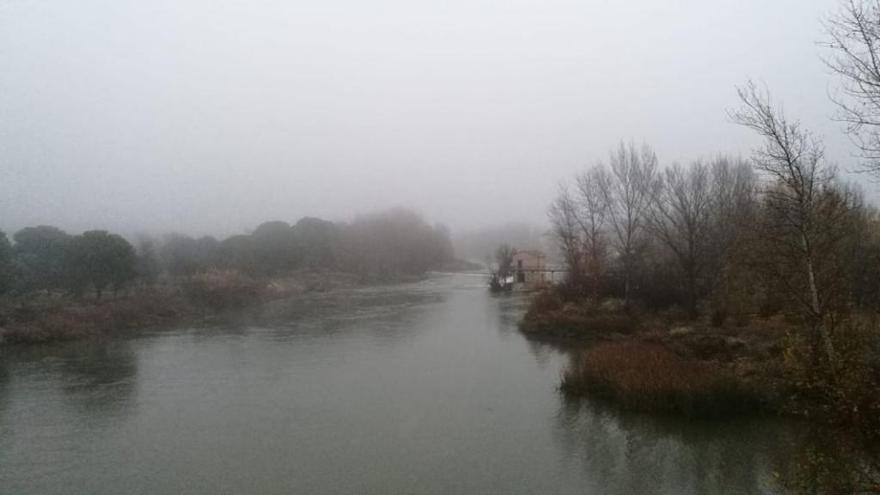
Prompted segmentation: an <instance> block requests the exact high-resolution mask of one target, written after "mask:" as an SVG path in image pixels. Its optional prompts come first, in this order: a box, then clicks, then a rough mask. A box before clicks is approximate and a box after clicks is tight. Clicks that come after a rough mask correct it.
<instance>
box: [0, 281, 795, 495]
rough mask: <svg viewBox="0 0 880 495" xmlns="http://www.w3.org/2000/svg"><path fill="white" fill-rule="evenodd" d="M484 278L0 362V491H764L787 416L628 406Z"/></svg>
mask: <svg viewBox="0 0 880 495" xmlns="http://www.w3.org/2000/svg"><path fill="white" fill-rule="evenodd" d="M523 303H524V300H523V299H521V298H519V297H517V296H509V297H500V298H498V297H493V296H491V295H490V294H488V292H487V291H486V290H485V288H484V280H483V279H482V278H481V277H476V276H466V275H456V276H443V277H436V278H433V279H431V280H428V281H426V282H422V283H419V284H412V285H405V286H396V287H391V288H381V289H365V290H355V291H346V292H339V293H331V294H322V295H316V296H310V297H307V298H302V299H298V300H296V301H287V302H281V303H277V304H273V305H271V306H270V307H268V308H266V309H264V310H262V311H261V312H260V313H259V314H254V315H245V316H242V318H241V322H239V323H236V324H229V325H226V326H224V327H222V328H212V329H190V328H178V329H162V330H156V331H151V332H145V333H138V334H135V335H132V336H131V337H120V338H116V339H109V340H103V341H89V342H77V343H72V344H65V345H58V346H50V347H39V348H13V349H6V350H4V351H2V354H0V493H4V494H5V493H8V494H122V493H144V494H179V493H192V494H211V495H213V494H225V493H228V494H242V493H255V494H276V493H277V494H282V493H283V494H288V493H375V494H389V493H415V494H431V493H437V494H440V493H455V494H467V493H472V494H483V493H504V494H511V493H523V494H526V493H529V494H531V493H579V494H583V493H593V494H647V493H661V494H681V493H725V494H727V493H744V494H751V493H777V492H778V487H777V486H776V483H775V482H774V474H773V473H774V471H777V470H780V469H782V468H783V467H784V466H785V464H786V463H787V462H789V460H790V459H791V458H792V457H793V454H794V452H795V449H796V448H797V443H798V438H799V437H800V436H802V435H800V433H799V430H800V429H799V428H795V427H794V426H792V425H790V424H786V423H782V422H776V421H763V420H762V421H748V422H707V423H703V422H687V421H671V420H658V419H653V418H650V417H646V416H639V415H623V414H619V413H617V412H615V411H614V410H610V409H608V408H604V407H601V406H599V405H596V404H591V403H589V402H579V403H573V402H570V401H565V400H564V399H563V397H562V396H561V395H559V394H558V392H557V391H556V388H555V387H556V385H557V383H558V381H559V373H560V370H561V368H562V367H563V366H564V364H565V360H566V359H565V356H564V355H562V354H560V353H558V352H557V351H555V350H553V349H551V348H549V347H544V346H541V345H538V344H534V343H530V342H528V341H526V340H525V339H524V338H523V337H522V336H521V335H520V334H519V333H518V332H517V329H516V321H517V320H518V318H519V316H520V314H521V312H522V310H523Z"/></svg>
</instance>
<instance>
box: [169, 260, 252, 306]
mask: <svg viewBox="0 0 880 495" xmlns="http://www.w3.org/2000/svg"><path fill="white" fill-rule="evenodd" d="M184 291H185V294H186V296H187V298H188V299H189V300H190V301H191V302H192V303H193V304H194V305H196V306H200V307H206V308H210V309H214V310H219V309H236V308H242V307H245V306H247V305H249V304H253V303H254V302H256V301H258V300H259V299H260V298H261V296H262V294H263V292H265V287H264V286H263V285H261V284H259V283H257V282H255V281H254V280H253V279H251V278H249V277H247V276H244V275H242V274H241V273H240V272H238V271H235V270H211V271H208V272H205V273H201V274H198V275H193V276H192V277H190V278H189V279H188V280H187V281H186V283H185V284H184Z"/></svg>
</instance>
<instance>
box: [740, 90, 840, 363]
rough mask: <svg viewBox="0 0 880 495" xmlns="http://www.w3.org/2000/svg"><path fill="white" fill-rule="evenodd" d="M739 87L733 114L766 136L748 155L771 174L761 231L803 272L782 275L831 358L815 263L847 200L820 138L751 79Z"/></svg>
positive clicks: (826, 251)
mask: <svg viewBox="0 0 880 495" xmlns="http://www.w3.org/2000/svg"><path fill="white" fill-rule="evenodd" d="M737 92H738V94H739V97H740V99H741V100H742V103H743V107H742V108H741V109H740V110H739V111H736V112H733V113H732V114H731V117H732V118H733V119H734V121H736V122H737V123H739V124H741V125H743V126H746V127H748V128H750V129H752V130H754V131H755V132H757V133H758V134H759V135H760V136H761V137H762V138H763V139H764V144H763V146H761V147H760V148H758V149H756V150H755V151H754V154H753V158H752V159H753V163H754V166H755V167H756V168H757V170H759V171H760V172H763V173H764V174H765V175H767V176H768V177H769V178H770V180H771V182H770V184H769V185H768V187H766V188H765V190H764V207H765V208H766V210H767V211H766V212H765V215H764V216H765V218H766V219H767V221H766V225H765V230H764V232H763V236H764V237H765V238H766V239H767V241H768V242H769V243H771V245H772V251H771V252H774V253H776V254H777V255H779V261H783V262H787V265H788V268H790V269H791V270H792V272H791V273H795V274H798V273H799V274H802V276H801V277H797V278H793V279H792V278H784V279H782V280H783V281H784V282H785V283H786V284H787V288H788V291H789V294H790V295H791V296H792V298H793V299H795V300H796V301H798V302H800V303H801V306H802V307H803V308H804V309H805V310H806V316H807V317H808V318H807V319H808V321H809V322H810V324H811V327H812V329H813V338H814V340H813V342H814V350H815V349H817V348H818V346H820V345H821V346H822V347H823V348H824V353H825V355H826V357H827V358H828V360H829V362H830V363H834V362H835V352H834V344H833V341H832V338H831V330H830V328H829V327H828V325H827V322H826V321H825V320H826V316H827V314H826V306H825V305H824V304H823V302H824V301H826V300H827V298H826V297H825V296H826V294H825V291H827V290H828V289H827V287H825V286H823V285H822V284H821V281H820V278H819V277H818V275H819V273H820V271H819V270H818V269H817V268H818V266H819V265H820V264H821V262H822V260H823V259H827V258H828V257H830V256H832V255H833V254H834V253H833V251H834V247H835V246H834V244H835V242H836V241H835V234H834V230H835V229H836V228H837V225H839V223H840V221H841V218H842V215H843V214H844V213H845V204H844V203H843V202H842V201H839V197H838V196H839V195H835V194H834V192H835V191H834V188H833V187H832V186H833V179H834V169H833V168H832V167H830V166H829V165H828V164H827V163H826V162H825V159H824V153H823V151H824V150H823V148H822V144H821V143H820V142H819V141H818V140H817V139H815V138H814V137H813V135H812V134H810V132H809V131H808V130H806V129H804V128H802V127H801V125H800V123H799V122H797V121H790V120H788V119H787V118H786V117H785V115H784V113H783V112H782V111H781V110H780V109H779V108H776V107H774V106H773V104H772V102H771V99H770V96H769V94H768V93H767V92H766V91H760V90H759V89H758V88H757V87H756V86H755V84H754V83H752V82H749V83H748V84H747V85H746V86H745V87H742V88H738V90H737ZM823 257H824V258H823ZM786 271H788V269H786ZM832 371H833V364H832Z"/></svg>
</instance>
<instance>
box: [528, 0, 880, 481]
mask: <svg viewBox="0 0 880 495" xmlns="http://www.w3.org/2000/svg"><path fill="white" fill-rule="evenodd" d="M878 14H880V7H878V6H877V5H876V4H874V3H870V2H850V3H847V4H846V5H845V6H844V7H843V10H842V11H841V12H840V13H839V15H838V16H837V17H835V18H833V19H831V20H830V21H829V23H828V28H829V33H830V38H831V41H830V42H829V47H830V48H831V50H832V56H831V57H830V58H829V65H830V67H831V69H832V70H833V71H834V72H836V73H837V74H838V75H839V76H840V77H841V81H842V86H843V95H844V98H843V99H842V100H841V101H840V105H841V109H842V116H841V118H842V119H843V120H845V121H847V122H848V123H850V127H848V129H847V130H848V132H849V133H850V134H851V136H852V137H853V138H854V139H856V142H857V143H859V144H860V149H861V151H862V152H863V154H862V158H863V167H864V169H865V171H866V173H873V174H875V175H876V174H878V173H880V160H878V159H877V156H878V155H877V149H878V146H877V143H880V125H878V124H877V122H880V103H878V102H880V89H878V88H880V70H878V69H877V65H876V60H877V56H878V55H880V53H878V46H880V43H878V42H880V21H878V20H877V19H880V16H878ZM738 92H739V96H740V99H741V103H742V105H741V108H740V109H739V110H736V111H733V112H731V113H730V117H731V119H732V120H733V121H734V122H736V123H738V124H741V125H742V126H744V127H746V128H748V129H751V130H752V131H754V132H755V133H756V134H757V135H758V136H759V137H760V138H761V140H762V144H761V146H760V147H758V148H757V149H755V150H754V152H753V154H752V156H751V158H750V159H749V160H744V159H739V158H731V157H724V156H719V157H716V158H714V159H711V160H708V161H696V162H693V163H690V164H688V165H686V166H683V165H680V164H671V165H669V166H666V167H661V166H660V165H659V160H658V157H657V155H656V154H655V153H654V151H653V150H652V149H651V148H650V147H649V146H647V145H643V146H641V147H637V146H635V145H633V144H626V143H622V144H620V146H619V147H618V148H617V149H615V150H613V152H612V153H611V154H610V159H609V161H608V162H607V164H606V163H598V164H597V165H595V166H594V167H592V168H589V169H588V170H586V171H584V172H583V173H581V174H579V175H578V176H576V177H575V178H574V180H573V181H571V182H570V183H568V184H564V185H563V186H562V187H561V188H560V193H559V195H558V197H557V198H556V200H555V201H554V203H553V204H552V206H551V208H550V219H551V222H552V227H553V229H552V235H553V238H554V239H555V241H556V242H557V244H558V246H559V249H560V252H561V254H562V258H563V261H564V264H565V267H566V269H567V279H566V281H565V282H564V283H563V284H561V285H559V286H556V287H553V288H551V289H549V290H546V291H545V292H543V293H540V294H538V295H537V296H536V297H534V299H533V301H532V303H531V306H530V308H529V310H528V312H527V313H526V315H525V317H524V319H523V322H522V325H521V328H522V330H523V332H524V333H526V334H527V335H528V336H530V337H532V338H538V339H549V340H553V341H556V342H560V343H564V344H566V345H567V346H568V347H569V348H571V349H574V351H573V352H572V357H571V363H570V365H569V367H568V369H567V370H565V372H564V375H563V378H562V384H561V389H562V391H563V392H564V393H566V394H569V395H574V396H577V395H590V396H592V397H597V398H604V399H607V400H611V401H612V402H614V403H616V404H617V405H619V406H621V407H625V408H630V409H637V410H642V411H652V412H663V413H674V414H686V415H690V416H707V415H708V416H716V415H729V414H739V413H750V414H751V413H758V412H764V413H766V412H775V413H782V414H790V415H798V416H801V417H806V418H810V419H812V420H816V421H818V422H821V423H823V424H831V425H833V426H834V427H835V428H840V430H838V431H842V432H846V433H845V434H844V433H842V434H841V436H840V437H839V438H840V439H842V438H843V437H844V436H846V438H851V439H855V440H854V441H852V442H849V441H847V442H844V443H846V445H848V446H849V447H848V448H849V451H848V452H847V453H846V454H845V455H844V456H843V457H841V458H836V459H829V458H824V459H819V458H818V457H817V456H812V455H806V456H805V461H804V462H805V463H808V464H810V463H812V464H811V466H812V467H810V468H809V469H807V470H805V471H806V472H810V473H812V474H811V476H812V477H813V478H814V479H813V480H812V481H811V482H810V483H808V484H807V485H808V486H812V487H813V489H815V488H816V487H817V486H818V485H817V484H816V482H815V480H816V479H823V476H822V475H821V473H823V472H824V473H826V474H827V473H831V472H832V471H834V472H837V471H846V473H845V475H843V476H830V475H829V476H828V477H827V479H824V481H823V482H822V483H823V486H822V488H825V489H827V490H828V492H829V493H855V492H858V493H876V492H877V490H880V456H878V455H877V453H876V452H877V447H878V445H880V395H878V394H877V390H878V388H880V320H878V316H880V212H878V209H877V208H876V207H875V206H874V205H872V204H870V203H869V202H868V201H866V199H865V196H864V194H863V193H862V192H861V190H860V189H859V188H858V187H857V186H855V185H853V184H849V183H846V182H844V181H843V180H842V179H841V177H840V176H839V174H838V173H837V170H836V168H835V167H834V166H833V165H832V164H830V163H828V162H827V161H826V159H825V156H824V153H823V146H822V143H821V140H820V139H818V138H817V137H816V136H815V135H814V134H812V133H810V131H809V130H807V129H806V128H805V127H804V126H802V125H801V124H800V122H798V121H797V120H794V119H791V118H789V117H788V116H787V115H786V114H785V113H784V112H783V110H782V108H781V106H778V105H776V104H774V102H773V101H772V100H771V97H770V94H769V92H768V91H767V90H765V89H762V88H760V87H758V86H757V85H755V84H753V83H749V84H747V85H746V86H744V87H741V88H739V90H738ZM841 442H843V440H841ZM856 450H858V451H859V452H860V454H858V455H856V454H854V452H855V451H856ZM853 458H860V459H867V461H864V462H862V461H859V462H857V463H855V464H857V466H856V467H854V468H853V469H848V467H847V466H850V464H851V463H849V462H848V461H847V459H853Z"/></svg>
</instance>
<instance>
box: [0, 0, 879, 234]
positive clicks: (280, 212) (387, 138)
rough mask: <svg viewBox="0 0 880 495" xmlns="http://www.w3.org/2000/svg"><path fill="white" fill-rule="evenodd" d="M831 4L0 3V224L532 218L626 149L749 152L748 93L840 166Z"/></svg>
mask: <svg viewBox="0 0 880 495" xmlns="http://www.w3.org/2000/svg"><path fill="white" fill-rule="evenodd" d="M835 7H836V2H835V0H809V1H806V0H774V1H772V2H768V1H766V0H722V1H717V0H712V1H708V0H694V1H662V2H661V1H658V0H629V1H626V2H619V1H610V0H609V1H599V0H593V1H590V0H579V1H556V0H540V1H538V0H536V1H521V0H497V1H484V0H460V1H459V0H453V1H445V2H441V1H435V2H421V1H418V0H401V1H395V0H372V1H341V0H320V1H308V2H305V1H300V2H297V1H289V0H285V1H258V0H241V1H225V0H222V1H220V0H200V1H196V0H190V1H186V0H175V1H161V0H150V1H142V0H139V1H133V0H107V1H90V0H77V1H69V0H56V1H49V0H41V1H36V0H0V228H2V229H5V230H8V231H14V230H16V229H18V228H20V227H22V226H25V225H32V224H54V225H58V226H61V227H63V228H65V229H68V230H69V231H71V232H79V231H81V230H83V229H88V228H96V227H99V228H108V229H111V230H119V231H123V232H127V233H131V232H136V231H141V230H144V231H153V232H161V231H169V230H177V231H186V232H192V233H196V234H202V233H212V234H217V235H225V234H229V233H234V232H240V231H244V230H247V229H249V228H252V227H253V226H255V225H256V224H257V223H259V222H261V221H263V220H268V219H281V220H287V221H295V220H296V219H297V218H299V217H302V216H305V215H312V216H320V217H323V218H328V219H332V220H346V219H349V218H351V217H352V216H353V215H354V214H356V213H358V212H362V211H366V210H373V209H379V208H385V207H389V206H395V205H402V206H409V207H412V208H414V209H416V210H418V211H420V212H421V213H423V214H424V215H425V216H426V217H428V219H429V220H430V221H441V222H445V223H447V224H449V225H450V226H451V227H452V228H453V230H455V229H470V228H474V227H479V226H484V225H490V224H496V223H500V222H506V221H526V222H543V221H544V220H545V218H546V209H547V205H548V203H549V202H550V200H551V199H552V197H553V195H554V192H555V189H556V185H557V184H558V182H559V181H560V180H561V179H564V178H567V177H570V176H571V175H572V174H573V173H575V172H576V171H577V170H579V169H581V168H583V167H584V166H585V165H588V164H591V163H593V162H595V161H596V160H598V159H604V158H606V156H607V153H608V150H609V148H611V147H613V146H615V144H616V143H617V142H618V141H619V140H621V139H624V140H635V141H636V142H641V141H645V142H648V143H649V144H651V145H652V146H653V147H654V148H655V149H656V150H657V152H658V154H659V156H660V159H661V162H662V163H670V162H673V161H682V162H686V161H688V160H692V159H695V158H698V157H701V156H703V157H706V156H712V155H714V154H716V153H721V152H723V153H732V154H743V155H746V154H748V151H749V148H750V147H751V146H752V145H753V144H754V143H755V140H754V139H753V138H752V136H751V135H750V134H749V133H748V131H747V130H745V129H741V128H738V127H737V126H735V125H733V124H731V123H730V122H729V120H728V118H727V114H726V110H727V109H730V108H733V107H735V106H736V105H737V100H736V93H735V89H734V86H735V85H737V84H742V83H743V82H745V81H746V80H747V79H749V78H753V79H756V80H759V81H763V82H765V83H766V84H767V85H768V87H769V88H770V89H771V90H772V91H773V93H774V96H775V98H776V99H777V100H780V101H784V103H785V107H786V110H787V111H788V112H789V113H790V114H792V115H796V116H798V117H800V118H801V120H803V121H804V123H805V124H807V125H808V126H809V127H811V128H812V129H814V130H815V131H817V132H818V133H819V134H821V135H823V136H824V138H825V140H826V144H827V148H828V155H829V157H830V158H831V159H833V160H834V161H836V162H837V163H839V164H840V165H841V166H842V167H844V168H845V167H847V166H851V165H852V163H853V159H852V158H851V153H852V148H851V146H850V144H849V141H848V140H847V139H846V138H845V137H844V136H842V134H841V133H840V126H839V124H836V123H834V122H832V121H830V120H829V117H830V116H831V115H832V114H833V113H834V107H833V105H832V104H831V103H830V102H829V100H828V93H829V91H831V90H833V87H834V86H833V81H832V79H831V77H830V75H829V74H828V71H827V69H825V68H824V66H823V64H822V62H821V60H820V55H821V53H822V48H821V47H820V46H819V45H818V44H817V42H819V41H820V40H821V39H822V36H823V31H822V26H821V20H822V18H823V17H824V16H825V15H827V14H828V13H829V12H831V11H833V10H834V9H835ZM867 187H869V188H874V187H875V186H872V185H868V186H867Z"/></svg>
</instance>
